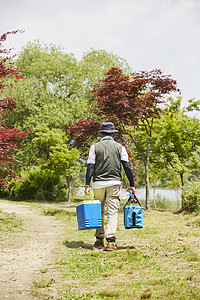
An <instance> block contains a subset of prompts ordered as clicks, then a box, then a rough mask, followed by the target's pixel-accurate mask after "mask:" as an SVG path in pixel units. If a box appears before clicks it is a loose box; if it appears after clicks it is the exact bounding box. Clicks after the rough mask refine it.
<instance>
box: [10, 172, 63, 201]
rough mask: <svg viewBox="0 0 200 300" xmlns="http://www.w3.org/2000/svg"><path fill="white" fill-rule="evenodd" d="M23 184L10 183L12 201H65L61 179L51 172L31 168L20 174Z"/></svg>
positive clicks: (15, 181)
mask: <svg viewBox="0 0 200 300" xmlns="http://www.w3.org/2000/svg"><path fill="white" fill-rule="evenodd" d="M21 177H22V178H24V179H25V182H20V181H18V180H16V179H15V180H12V181H11V182H10V191H11V198H12V199H14V200H19V201H21V200H39V201H41V200H43V201H61V200H62V201H65V200H66V190H65V189H62V186H63V185H64V183H63V182H62V180H61V177H60V176H58V175H56V174H55V173H54V172H53V171H52V170H43V169H41V168H40V167H38V168H32V169H30V170H28V171H25V172H23V173H22V174H21Z"/></svg>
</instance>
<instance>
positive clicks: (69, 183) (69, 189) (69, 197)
mask: <svg viewBox="0 0 200 300" xmlns="http://www.w3.org/2000/svg"><path fill="white" fill-rule="evenodd" d="M67 202H68V203H70V202H71V182H70V180H68V201H67Z"/></svg>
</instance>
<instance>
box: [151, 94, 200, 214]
mask: <svg viewBox="0 0 200 300" xmlns="http://www.w3.org/2000/svg"><path fill="white" fill-rule="evenodd" d="M181 101H182V99H181V97H179V98H178V99H176V100H173V99H172V98H169V99H168V102H169V103H170V104H169V106H168V107H167V108H166V109H165V114H163V115H162V116H161V118H160V119H159V120H156V122H155V127H154V134H153V143H152V144H153V146H152V148H151V164H152V166H153V165H156V167H157V168H160V169H163V168H167V169H168V171H169V172H170V171H171V172H172V173H174V172H175V173H177V174H178V175H179V176H180V182H181V187H182V189H183V188H184V184H185V180H184V175H185V174H186V173H188V172H189V171H190V172H191V171H192V170H193V171H194V170H197V167H198V165H199V158H198V156H197V153H198V152H199V150H200V148H199V146H200V121H199V119H198V118H196V117H190V116H189V115H187V112H189V111H190V112H191V111H194V110H199V107H200V101H192V100H191V101H190V102H189V105H188V106H187V107H184V108H181ZM182 208H184V198H182Z"/></svg>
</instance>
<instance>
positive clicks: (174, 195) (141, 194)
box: [74, 187, 181, 201]
mask: <svg viewBox="0 0 200 300" xmlns="http://www.w3.org/2000/svg"><path fill="white" fill-rule="evenodd" d="M74 189H75V190H76V193H77V194H78V195H80V196H83V195H84V190H85V188H84V187H79V188H74ZM125 192H126V190H124V189H122V193H121V196H122V197H123V194H124V193H125ZM145 194H146V190H145V189H136V195H137V197H138V199H140V200H141V199H145ZM149 194H150V200H153V199H154V197H155V198H156V197H157V196H158V195H160V197H161V199H163V198H167V199H169V200H174V201H178V200H180V199H181V190H166V189H155V190H154V189H150V190H149Z"/></svg>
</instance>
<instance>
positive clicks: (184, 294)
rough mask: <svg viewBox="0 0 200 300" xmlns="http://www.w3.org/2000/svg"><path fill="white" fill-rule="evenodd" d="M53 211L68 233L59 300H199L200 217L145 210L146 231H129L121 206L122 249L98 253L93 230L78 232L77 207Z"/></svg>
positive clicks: (59, 262)
mask: <svg viewBox="0 0 200 300" xmlns="http://www.w3.org/2000/svg"><path fill="white" fill-rule="evenodd" d="M54 210H55V209H54V208H51V209H50V212H49V213H48V214H49V215H54V216H56V217H58V218H59V219H61V220H62V222H63V226H64V227H65V230H66V238H65V240H64V241H63V248H62V250H60V252H59V253H58V254H57V256H56V264H57V265H58V267H59V269H60V272H61V273H62V278H63V281H62V283H60V284H61V285H60V287H59V289H60V298H59V300H65V299H94V300H95V299H125V300H126V299H181V300H184V299H185V300H186V299H187V300H188V299H200V292H199V291H200V247H199V246H200V236H199V216H195V215H184V214H173V213H172V212H160V211H151V212H146V211H144V228H143V229H129V230H126V229H124V226H123V213H122V207H121V211H120V214H119V220H118V231H117V238H118V239H117V244H118V250H117V251H113V252H104V251H102V250H97V249H95V248H93V243H94V240H95V238H94V230H81V231H79V230H78V229H77V221H76V216H75V208H74V211H71V210H70V211H68V210H67V205H66V208H65V209H62V210H55V211H54ZM44 211H45V214H46V215H48V214H47V212H46V210H44ZM53 211H54V212H55V213H54V212H53Z"/></svg>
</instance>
